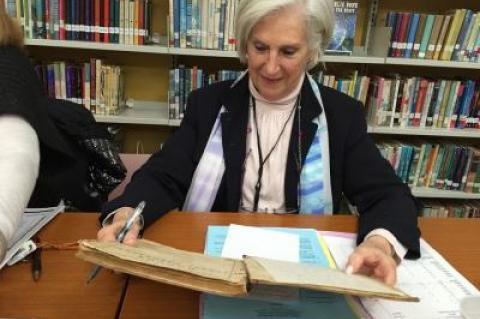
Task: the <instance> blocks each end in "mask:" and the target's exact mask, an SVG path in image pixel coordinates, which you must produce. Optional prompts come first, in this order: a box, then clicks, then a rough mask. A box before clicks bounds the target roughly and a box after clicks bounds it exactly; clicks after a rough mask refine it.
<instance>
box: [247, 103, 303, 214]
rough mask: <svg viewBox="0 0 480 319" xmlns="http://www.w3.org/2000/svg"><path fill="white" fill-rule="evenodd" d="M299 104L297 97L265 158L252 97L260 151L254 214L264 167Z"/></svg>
mask: <svg viewBox="0 0 480 319" xmlns="http://www.w3.org/2000/svg"><path fill="white" fill-rule="evenodd" d="M298 103H299V97H297V100H296V101H295V105H294V106H293V108H292V111H291V112H290V114H289V115H288V118H287V120H286V121H285V123H284V124H283V127H282V130H281V131H280V134H279V135H278V137H277V139H276V141H275V144H273V146H272V148H271V149H270V151H269V152H268V153H267V156H265V158H263V153H262V147H261V146H260V132H259V129H258V121H257V106H256V102H255V99H254V98H253V96H250V105H251V107H252V108H253V121H254V123H255V131H256V133H257V150H258V162H259V163H258V173H257V176H258V177H257V183H256V184H255V196H254V198H253V211H254V212H256V211H257V210H258V202H259V200H260V191H261V189H262V176H263V167H264V165H265V163H266V162H267V160H268V159H269V158H270V155H272V153H273V151H274V150H275V148H276V147H277V145H278V143H279V141H280V138H281V137H282V135H283V132H284V131H285V128H286V127H287V124H288V122H289V121H290V119H291V118H292V115H293V114H294V113H295V110H296V109H297V107H298Z"/></svg>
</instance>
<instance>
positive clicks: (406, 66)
mask: <svg viewBox="0 0 480 319" xmlns="http://www.w3.org/2000/svg"><path fill="white" fill-rule="evenodd" d="M358 2H359V3H360V5H359V10H358V17H357V30H356V35H355V41H354V45H355V50H354V51H353V54H352V55H350V56H341V55H326V56H325V57H324V59H323V62H324V63H325V64H326V65H327V68H329V69H331V70H333V71H334V72H335V71H336V70H338V69H350V70H351V69H356V70H360V71H361V72H363V73H365V74H370V75H375V74H387V73H390V72H399V73H403V74H407V75H409V76H427V77H432V78H441V77H447V78H449V79H453V78H456V77H466V78H468V79H479V78H480V63H478V62H459V61H443V60H428V59H417V58H415V59H414V58H401V57H390V56H388V54H387V50H388V45H389V43H385V42H384V41H385V39H386V40H389V34H383V40H382V35H381V34H380V37H379V36H378V33H382V32H375V29H376V28H377V27H379V26H384V25H385V16H386V14H387V12H388V11H391V10H395V11H416V12H423V13H434V14H443V13H445V12H446V11H447V10H449V9H456V8H468V9H472V10H475V11H479V10H480V3H479V2H478V1H477V0H475V1H474V0H459V1H456V2H455V3H452V2H450V1H448V0H439V1H433V2H430V1H413V0H407V1H403V2H398V1H394V0H359V1H358ZM153 4H154V7H153V20H152V21H154V25H153V30H154V31H156V32H157V33H158V34H159V35H160V36H161V37H162V38H166V37H167V36H168V27H167V15H168V12H169V1H168V0H154V1H153ZM383 30H384V29H381V31H383ZM376 33H377V34H376ZM387 38H388V39H387ZM382 41H383V42H382ZM26 45H27V49H28V50H29V51H30V52H31V54H32V55H33V56H34V57H38V58H40V59H41V58H46V57H48V58H49V59H50V60H52V59H62V58H69V59H73V60H75V61H82V60H85V58H86V57H91V56H100V57H102V58H103V57H104V58H106V59H108V60H109V61H111V62H112V63H117V64H120V65H123V66H124V69H125V73H126V81H125V94H126V96H127V97H131V98H133V99H134V100H135V101H136V105H135V106H134V107H132V108H127V109H125V110H124V111H122V112H121V113H119V114H118V115H114V116H101V115H95V118H96V119H97V121H98V122H101V123H107V124H121V125H125V126H127V127H128V130H127V131H128V132H127V133H126V134H127V135H130V137H129V142H126V143H124V145H123V149H124V151H126V152H135V151H136V150H135V148H134V147H133V146H132V145H135V143H134V141H135V140H144V139H145V140H148V141H147V143H146V144H150V145H157V144H158V143H157V142H153V143H152V141H151V139H158V136H157V133H156V132H157V130H158V127H160V130H161V131H162V134H160V135H162V138H163V137H165V136H168V135H169V134H170V133H171V132H172V131H173V130H174V129H175V128H176V127H178V126H179V125H180V120H178V119H170V118H169V110H168V101H167V99H168V97H167V92H168V85H169V79H168V73H169V72H168V70H169V68H171V67H172V66H175V65H178V64H185V65H187V66H193V65H198V66H199V67H200V66H205V67H206V68H211V69H212V70H218V69H219V68H222V67H223V66H225V67H227V68H233V69H235V68H236V69H239V68H241V65H240V64H239V63H238V61H237V53H236V52H235V51H219V50H204V49H193V48H175V47H168V46H165V45H126V44H114V43H95V42H83V41H82V42H80V41H68V40H42V39H27V40H26ZM378 47H380V49H378ZM373 49H375V50H373ZM52 57H54V58H52ZM139 132H140V133H139ZM146 132H155V133H146ZM368 132H369V133H370V134H372V135H375V139H384V138H386V139H388V138H390V139H391V138H395V139H402V138H407V139H409V141H412V140H415V139H423V140H429V139H435V138H441V139H442V140H445V141H448V140H449V139H461V140H462V141H463V140H470V141H473V142H474V143H475V144H476V145H478V141H480V129H440V128H438V129H437V128H436V129H432V128H410V127H408V128H398V127H394V128H390V127H376V126H369V127H368ZM153 148H154V149H158V147H156V146H155V147H153ZM146 151H147V152H151V151H152V148H150V147H147V148H146ZM413 193H414V195H415V196H418V197H420V198H433V199H439V198H444V199H462V200H479V199H480V194H471V193H464V192H460V191H450V190H438V189H431V188H423V187H422V188H418V187H414V188H413Z"/></svg>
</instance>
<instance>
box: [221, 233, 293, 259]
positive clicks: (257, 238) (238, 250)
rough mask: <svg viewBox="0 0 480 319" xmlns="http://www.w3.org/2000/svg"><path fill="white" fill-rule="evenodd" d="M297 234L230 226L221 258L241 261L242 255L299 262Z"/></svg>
mask: <svg viewBox="0 0 480 319" xmlns="http://www.w3.org/2000/svg"><path fill="white" fill-rule="evenodd" d="M299 248H300V242H299V236H298V235H297V234H290V233H286V232H281V231H275V230H270V229H265V228H259V227H250V226H242V225H235V224H232V225H230V227H228V233H227V238H226V239H225V244H224V245H223V250H222V257H226V258H234V259H242V256H243V255H246V256H254V257H263V258H269V259H275V260H283V261H291V262H297V263H298V262H299V260H300V253H299V252H300V249H299Z"/></svg>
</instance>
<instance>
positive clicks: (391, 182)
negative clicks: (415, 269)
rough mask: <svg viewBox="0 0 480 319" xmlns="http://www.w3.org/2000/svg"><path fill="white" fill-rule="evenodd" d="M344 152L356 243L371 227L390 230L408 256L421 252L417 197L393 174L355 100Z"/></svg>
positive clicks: (347, 192)
mask: <svg viewBox="0 0 480 319" xmlns="http://www.w3.org/2000/svg"><path fill="white" fill-rule="evenodd" d="M352 107H353V110H350V111H351V112H352V113H353V116H352V117H351V121H350V123H348V124H347V125H348V126H349V133H348V137H347V145H346V147H345V154H344V180H343V183H344V185H343V190H344V193H345V195H346V196H347V197H348V198H349V200H350V201H351V202H352V203H353V204H354V205H355V206H357V208H358V211H359V213H360V220H359V230H358V239H357V241H358V243H360V242H361V241H363V239H364V237H365V236H366V235H367V234H368V233H369V232H370V231H372V230H373V229H376V228H384V229H387V230H389V231H390V232H391V233H392V234H393V235H395V236H396V238H397V239H398V240H399V242H400V243H402V244H403V245H404V246H405V247H406V248H407V249H408V253H407V256H406V257H407V258H418V257H419V256H420V244H419V236H420V231H419V229H418V227H417V215H418V211H419V207H420V206H419V204H418V201H417V200H416V199H415V198H414V197H413V196H412V194H411V192H410V189H409V187H408V186H407V185H405V184H403V183H402V181H401V180H400V179H399V178H398V177H397V176H396V174H395V172H394V170H393V169H392V167H391V166H390V164H389V163H388V161H387V160H385V159H384V158H383V157H382V156H381V154H380V152H379V150H378V149H377V147H376V146H375V144H374V143H373V141H372V139H371V138H370V136H368V134H367V126H366V122H365V117H364V114H363V106H362V105H361V104H360V103H359V102H356V103H355V104H354V105H353V106H352Z"/></svg>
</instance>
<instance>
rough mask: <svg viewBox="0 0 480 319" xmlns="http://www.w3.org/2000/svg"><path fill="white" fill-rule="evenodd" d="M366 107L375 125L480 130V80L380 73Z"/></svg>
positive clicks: (372, 123) (372, 83)
mask: <svg viewBox="0 0 480 319" xmlns="http://www.w3.org/2000/svg"><path fill="white" fill-rule="evenodd" d="M366 107H367V109H368V122H369V124H371V125H372V126H378V127H401V128H406V127H413V128H445V129H468V128H473V129H479V128H480V123H479V117H480V81H478V80H464V81H460V80H444V79H436V80H431V79H426V78H420V77H410V78H402V77H400V76H396V77H394V78H384V77H379V76H377V77H374V78H373V80H372V82H371V88H370V90H369V91H368V100H367V103H366Z"/></svg>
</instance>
